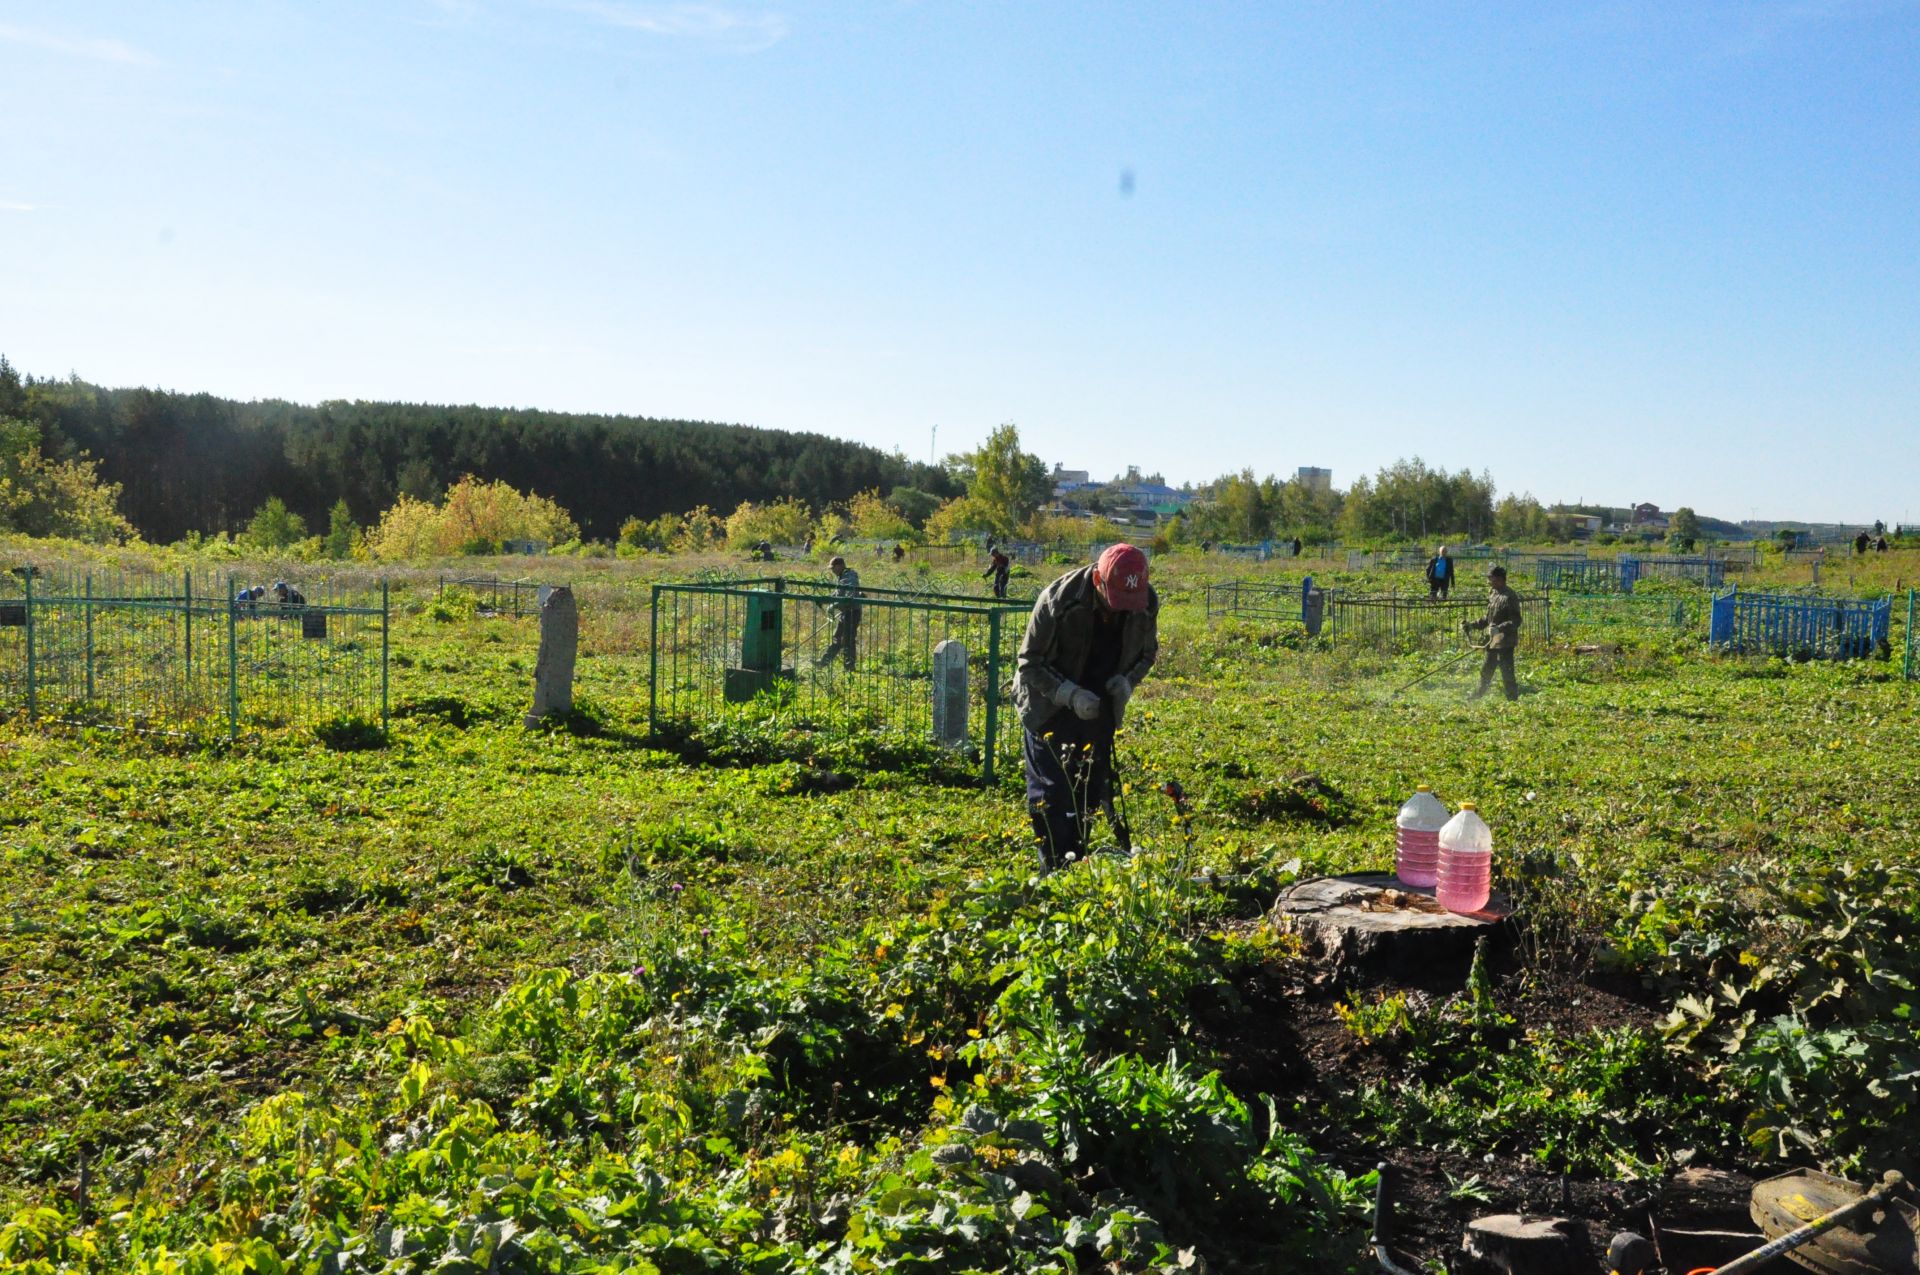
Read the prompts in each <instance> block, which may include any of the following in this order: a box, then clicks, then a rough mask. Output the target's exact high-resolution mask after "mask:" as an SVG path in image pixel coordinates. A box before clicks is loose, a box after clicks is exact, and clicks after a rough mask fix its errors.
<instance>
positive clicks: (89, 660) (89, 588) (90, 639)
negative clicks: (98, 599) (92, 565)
mask: <svg viewBox="0 0 1920 1275" xmlns="http://www.w3.org/2000/svg"><path fill="white" fill-rule="evenodd" d="M84 606H85V607H86V613H87V707H88V708H92V707H93V572H91V571H89V572H87V598H86V602H85V603H84Z"/></svg>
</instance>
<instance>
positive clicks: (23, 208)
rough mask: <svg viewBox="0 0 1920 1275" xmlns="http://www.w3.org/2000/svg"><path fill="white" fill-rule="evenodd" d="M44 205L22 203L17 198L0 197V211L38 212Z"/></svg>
mask: <svg viewBox="0 0 1920 1275" xmlns="http://www.w3.org/2000/svg"><path fill="white" fill-rule="evenodd" d="M44 206H45V205H42V204H24V203H21V202H20V201H19V200H17V199H0V212H19V213H27V212H38V211H39V210H40V209H41V208H42V207H44Z"/></svg>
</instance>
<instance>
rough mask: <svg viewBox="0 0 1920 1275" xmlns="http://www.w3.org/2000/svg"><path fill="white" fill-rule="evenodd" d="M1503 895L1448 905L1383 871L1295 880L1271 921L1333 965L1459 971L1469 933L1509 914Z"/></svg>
mask: <svg viewBox="0 0 1920 1275" xmlns="http://www.w3.org/2000/svg"><path fill="white" fill-rule="evenodd" d="M1512 911H1513V909H1512V905H1511V904H1510V903H1509V902H1508V901H1507V898H1506V896H1505V895H1502V894H1499V893H1495V894H1494V896H1493V897H1492V898H1491V899H1489V900H1488V901H1487V906H1486V908H1485V909H1483V910H1482V911H1479V912H1473V913H1461V912H1449V911H1447V910H1446V909H1445V908H1443V907H1441V906H1440V905H1439V904H1438V903H1436V902H1434V898H1433V891H1432V890H1431V889H1422V888H1420V887H1418V886H1410V885H1405V884H1402V883H1401V881H1400V879H1399V878H1398V877H1396V876H1394V875H1392V874H1391V873H1387V872H1364V873H1356V874H1354V875H1352V876H1344V877H1320V878H1317V879H1315V880H1312V881H1302V882H1301V883H1299V884H1298V885H1294V886H1289V887H1288V888H1287V889H1285V890H1283V891H1281V893H1280V899H1279V901H1278V902H1277V903H1275V904H1274V905H1273V920H1274V924H1275V925H1277V926H1278V927H1279V928H1280V929H1281V930H1283V931H1285V932H1286V933H1289V934H1294V935H1297V936H1299V938H1300V940H1301V942H1302V943H1304V944H1305V945H1306V948H1307V951H1308V953H1309V954H1311V955H1312V956H1314V957H1316V958H1318V959H1320V960H1322V961H1326V962H1330V963H1331V964H1333V965H1335V966H1336V967H1343V968H1346V967H1350V968H1353V969H1356V970H1365V971H1368V972H1372V973H1382V974H1384V973H1403V972H1404V973H1432V972H1434V971H1436V970H1441V969H1447V968H1451V967H1454V966H1457V967H1458V968H1459V970H1460V972H1461V973H1462V974H1463V975H1464V974H1465V973H1466V968H1467V963H1468V962H1469V961H1470V960H1472V958H1473V944H1474V940H1476V939H1478V938H1479V937H1480V936H1481V935H1483V934H1489V933H1492V932H1493V931H1494V930H1495V929H1496V928H1497V927H1498V926H1499V924H1500V922H1502V921H1504V920H1506V919H1507V917H1508V916H1510V915H1512Z"/></svg>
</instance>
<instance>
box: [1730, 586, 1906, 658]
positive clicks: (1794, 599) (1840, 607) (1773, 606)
mask: <svg viewBox="0 0 1920 1275" xmlns="http://www.w3.org/2000/svg"><path fill="white" fill-rule="evenodd" d="M1908 614H1909V617H1911V614H1912V597H1911V595H1909V599H1908ZM1892 620H1893V599H1891V598H1874V599H1856V598H1829V597H1822V596H1819V595H1817V594H1813V595H1809V594H1787V593H1753V592H1744V591H1742V590H1739V589H1730V590H1728V591H1727V592H1726V593H1723V594H1721V595H1719V596H1718V597H1716V598H1714V599H1713V603H1712V619H1711V622H1710V626H1709V630H1708V635H1707V640H1708V642H1709V643H1710V644H1711V645H1713V646H1714V647H1717V648H1719V649H1721V650H1725V651H1736V652H1741V653H1745V654H1764V655H1777V656H1781V657H1783V658H1786V659H1808V660H1857V659H1866V658H1867V657H1869V656H1872V655H1875V654H1891V650H1892V648H1891V643H1890V636H1891V628H1892ZM1907 642H1908V658H1907V661H1906V672H1907V675H1908V676H1909V677H1910V676H1912V654H1911V653H1912V642H1913V630H1912V625H1911V620H1909V625H1908V630H1907Z"/></svg>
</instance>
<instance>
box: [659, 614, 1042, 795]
mask: <svg viewBox="0 0 1920 1275" xmlns="http://www.w3.org/2000/svg"><path fill="white" fill-rule="evenodd" d="M1031 608H1032V604H1031V602H1025V601H1021V602H996V601H995V600H994V599H991V598H980V597H977V596H964V595H941V594H929V593H916V592H911V591H907V590H892V589H879V588H868V587H863V588H862V589H860V591H859V593H858V594H857V596H852V597H849V596H847V595H844V594H842V593H840V592H839V590H838V589H837V587H836V586H834V585H832V584H831V583H826V582H820V581H814V580H789V579H783V578H767V579H761V580H736V581H729V582H725V583H678V584H656V585H654V586H652V596H651V604H650V617H649V626H650V639H651V652H650V655H649V667H648V678H647V683H648V689H647V723H648V729H649V731H650V732H652V733H654V734H659V733H661V732H662V731H663V730H666V729H678V730H688V731H692V732H696V733H697V732H700V731H705V730H714V729H726V728H727V727H729V726H738V725H743V724H746V723H750V722H754V721H761V720H768V719H771V720H772V721H774V722H776V723H778V724H780V725H782V726H786V727H792V728H797V729H800V730H804V731H807V732H810V733H812V734H814V735H815V736H816V737H818V738H821V739H823V740H827V739H838V740H850V739H854V738H883V739H884V738H889V737H890V738H892V739H895V740H898V741H900V742H903V743H911V744H928V743H932V744H941V745H945V746H946V747H948V748H950V749H951V750H952V751H953V752H954V753H955V755H956V756H959V757H962V758H964V759H965V760H966V761H967V762H968V763H969V764H975V763H977V765H978V769H979V774H980V776H981V778H982V779H983V780H984V781H986V782H992V780H993V778H994V776H995V774H996V773H997V772H998V771H999V770H1000V769H1001V768H1002V767H1006V766H1008V765H1010V764H1015V763H1017V760H1018V756H1019V747H1020V744H1019V741H1020V737H1021V736H1020V726H1019V722H1018V720H1017V719H1016V717H1015V716H1014V710H1013V702H1012V689H1011V683H1012V679H1013V674H1014V665H1015V658H1016V656H1017V654H1018V649H1019V643H1020V638H1021V636H1022V634H1023V633H1024V632H1025V630H1026V620H1027V616H1028V614H1029V612H1030V611H1031ZM849 628H851V632H850V633H849V631H848V630H849ZM849 638H850V639H851V655H850V658H849V654H848V650H847V642H846V639H849Z"/></svg>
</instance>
